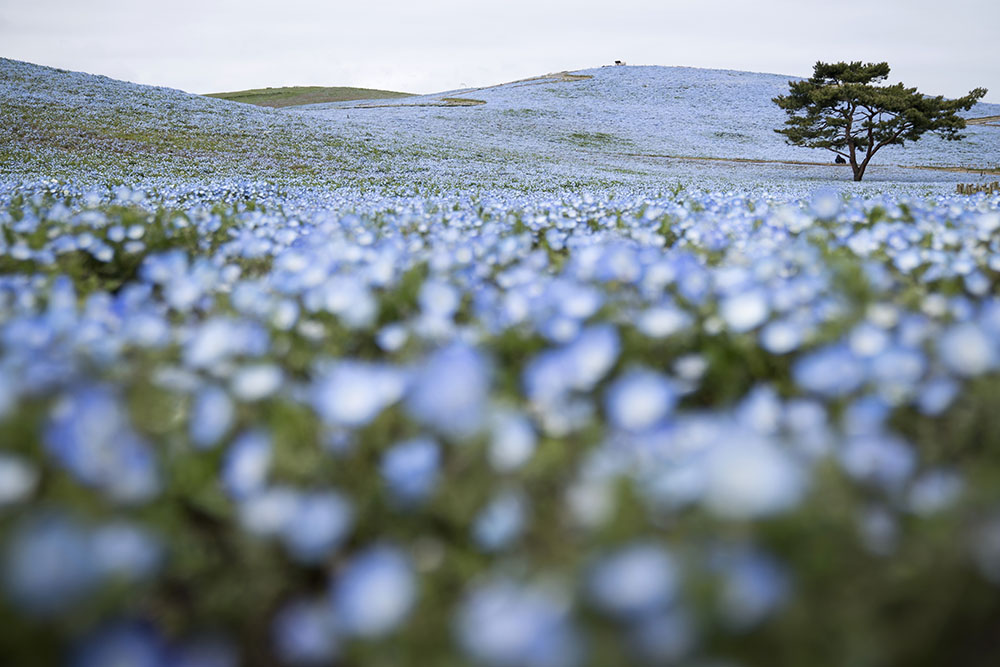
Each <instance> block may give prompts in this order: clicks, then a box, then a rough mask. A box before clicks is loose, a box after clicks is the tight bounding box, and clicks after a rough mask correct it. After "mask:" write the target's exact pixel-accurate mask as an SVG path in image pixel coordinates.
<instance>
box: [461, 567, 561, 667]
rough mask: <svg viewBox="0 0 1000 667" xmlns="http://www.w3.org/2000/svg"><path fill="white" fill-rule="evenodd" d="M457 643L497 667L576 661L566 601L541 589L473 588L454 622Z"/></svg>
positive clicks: (497, 583) (500, 583)
mask: <svg viewBox="0 0 1000 667" xmlns="http://www.w3.org/2000/svg"><path fill="white" fill-rule="evenodd" d="M454 627H455V634H456V635H457V638H458V642H459V644H460V645H461V646H462V648H463V649H464V650H465V652H466V653H467V654H468V656H469V657H470V658H471V659H472V660H474V661H476V662H480V663H483V664H486V665H492V666H496V667H563V666H569V665H574V664H576V663H577V662H578V660H579V655H580V651H579V647H578V640H577V637H576V633H575V632H574V630H573V627H572V626H571V625H570V620H569V608H568V600H566V599H565V598H564V597H563V596H562V595H560V594H559V593H557V592H553V591H551V590H548V589H546V588H543V587H540V586H530V585H518V584H516V583H514V582H512V581H509V580H506V579H498V580H494V581H490V582H486V583H484V584H480V585H477V586H475V587H473V588H472V589H471V590H470V591H469V592H468V594H467V595H466V597H465V599H464V601H463V602H462V604H461V605H460V607H459V608H458V611H457V613H456V616H455V624H454Z"/></svg>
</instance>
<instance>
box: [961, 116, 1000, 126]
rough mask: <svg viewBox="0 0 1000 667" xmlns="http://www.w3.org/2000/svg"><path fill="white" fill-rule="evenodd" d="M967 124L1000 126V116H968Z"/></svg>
mask: <svg viewBox="0 0 1000 667" xmlns="http://www.w3.org/2000/svg"><path fill="white" fill-rule="evenodd" d="M965 124H966V125H992V126H994V127H1000V116H983V117H982V118H966V119H965Z"/></svg>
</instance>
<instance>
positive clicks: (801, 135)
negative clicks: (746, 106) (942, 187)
mask: <svg viewBox="0 0 1000 667" xmlns="http://www.w3.org/2000/svg"><path fill="white" fill-rule="evenodd" d="M888 76H889V64H888V63H884V62H883V63H862V62H852V63H844V62H840V63H823V62H817V63H816V65H815V67H814V68H813V75H812V76H811V77H810V78H808V79H804V80H801V81H789V82H788V86H789V93H788V94H787V95H780V96H778V97H775V98H774V99H773V100H772V101H773V102H775V103H776V104H777V105H778V106H779V107H781V108H782V109H784V110H785V111H786V112H787V113H788V119H787V120H786V121H785V127H784V128H782V129H778V130H775V132H777V133H778V134H782V135H784V136H785V139H786V141H787V142H788V143H789V144H791V145H794V146H805V147H807V148H825V149H827V150H830V151H833V152H834V153H836V154H837V155H841V156H843V157H844V158H846V159H847V161H848V162H849V163H850V165H851V168H852V169H853V170H854V180H855V181H860V180H861V179H862V177H863V176H864V173H865V169H866V168H867V167H868V163H869V162H870V161H871V159H872V156H873V155H875V153H877V152H878V151H879V150H880V149H881V148H883V147H885V146H892V145H898V146H902V145H904V144H905V143H906V142H907V141H916V140H917V139H919V138H920V137H921V136H922V135H923V134H924V133H926V132H933V133H935V134H937V135H938V136H940V137H942V138H944V139H948V140H957V139H963V138H964V135H962V134H961V133H960V131H961V130H963V129H965V119H964V118H962V117H961V116H959V115H958V112H959V111H968V110H969V109H971V108H972V107H973V106H974V105H975V104H976V102H977V101H979V100H980V99H981V98H982V97H983V96H984V95H986V89H985V88H976V89H975V90H972V91H971V92H970V93H969V94H968V95H966V96H964V97H960V98H958V99H955V100H947V99H945V98H944V97H941V96H940V95H939V96H937V97H930V96H927V95H923V94H921V93H919V92H917V89H916V88H907V87H906V86H904V85H903V84H902V83H897V84H895V85H891V86H888V85H884V82H885V80H886V79H887V78H888Z"/></svg>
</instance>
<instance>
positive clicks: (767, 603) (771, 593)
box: [711, 547, 791, 630]
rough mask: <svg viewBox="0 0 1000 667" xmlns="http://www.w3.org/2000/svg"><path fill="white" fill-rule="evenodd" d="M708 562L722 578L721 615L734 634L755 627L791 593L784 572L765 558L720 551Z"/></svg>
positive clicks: (751, 552) (749, 551)
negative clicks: (710, 562)
mask: <svg viewBox="0 0 1000 667" xmlns="http://www.w3.org/2000/svg"><path fill="white" fill-rule="evenodd" d="M711 560H712V566H713V568H714V569H715V570H716V571H717V572H718V573H719V575H720V576H721V577H722V590H721V595H720V599H719V605H720V613H721V615H722V619H723V621H725V623H726V624H728V625H729V626H730V627H732V628H733V629H734V630H748V629H749V628H751V627H753V626H754V625H757V624H758V623H760V622H761V621H763V620H764V619H765V618H767V616H769V615H770V614H772V613H773V612H774V611H775V609H776V608H777V607H778V606H779V605H780V604H781V603H782V602H784V600H785V599H786V598H787V597H788V595H789V594H790V593H791V585H790V582H789V579H788V575H787V574H786V573H785V568H784V567H783V566H782V565H781V564H780V563H779V562H778V561H776V560H775V559H774V558H772V557H770V556H768V555H767V554H764V553H762V552H759V551H757V550H754V549H750V548H745V547H738V548H735V549H723V550H721V551H720V552H717V553H716V554H714V555H713V557H712V559H711Z"/></svg>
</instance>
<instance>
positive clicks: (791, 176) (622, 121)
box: [0, 60, 1000, 191]
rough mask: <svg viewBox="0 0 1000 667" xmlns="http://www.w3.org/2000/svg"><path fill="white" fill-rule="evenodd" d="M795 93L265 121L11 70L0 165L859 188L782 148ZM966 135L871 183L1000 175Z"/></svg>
mask: <svg viewBox="0 0 1000 667" xmlns="http://www.w3.org/2000/svg"><path fill="white" fill-rule="evenodd" d="M788 80H789V77H787V76H784V75H776V74H757V73H751V72H737V71H727V70H704V69H692V68H685V67H608V68H598V69H591V70H583V71H579V72H575V73H572V74H570V73H565V72H564V73H558V74H551V75H545V76H541V77H535V78H532V79H526V80H522V81H516V82H511V83H507V84H502V85H497V86H491V87H486V88H478V89H466V90H457V91H448V92H445V93H441V94H437V95H424V96H412V97H405V98H393V99H381V100H379V99H367V100H363V101H358V100H346V101H339V102H325V103H318V104H309V105H299V106H290V107H286V108H281V109H271V108H265V107H257V106H251V105H247V104H238V103H234V102H232V101H228V100H224V99H217V98H213V97H205V96H200V95H192V94H188V93H184V92H182V91H178V90H172V89H167V88H158V87H152V86H141V85H137V84H132V83H126V82H122V81H116V80H113V79H109V78H106V77H102V76H94V75H89V74H82V73H73V72H66V71H62V70H56V69H52V68H48V67H42V66H38V65H32V64H28V63H23V62H17V61H12V60H0V100H2V101H3V104H2V105H0V121H2V123H3V125H4V127H5V128H9V130H8V131H7V132H6V133H5V137H4V138H3V139H2V140H0V157H2V158H3V165H4V166H3V169H4V174H6V175H8V176H15V175H20V176H27V175H31V174H45V175H46V176H47V177H49V176H56V177H73V178H85V179H86V178H91V179H92V178H95V174H101V175H102V176H101V177H102V178H106V177H107V175H109V174H110V175H113V176H114V177H116V178H120V179H122V180H130V179H131V180H134V179H137V178H138V179H150V178H167V179H177V178H192V177H197V178H199V179H204V178H206V177H211V178H216V179H218V178H241V179H265V180H272V181H288V182H295V183H305V184H316V185H324V186H331V185H345V186H349V187H362V186H363V187H377V188H388V189H390V190H394V191H397V190H398V191H405V190H407V189H412V188H413V187H426V186H428V184H430V185H431V186H432V187H434V188H443V189H446V190H447V189H455V188H461V187H465V186H467V185H468V184H476V185H477V186H481V187H486V186H490V187H493V188H520V189H525V188H527V189H546V188H548V189H553V188H564V187H567V186H575V185H580V184H586V183H596V184H605V185H607V184H611V185H617V186H623V187H625V186H627V187H629V188H662V187H663V184H664V182H666V181H673V182H677V181H687V182H690V181H692V180H698V181H699V182H706V183H707V182H708V181H711V182H713V183H715V184H717V185H718V186H719V187H725V186H726V184H727V183H729V184H739V183H745V182H767V181H791V182H814V181H824V182H834V183H840V182H842V181H846V180H849V176H848V173H847V171H846V170H844V169H843V168H838V167H835V166H834V165H832V164H831V163H832V155H831V154H829V153H827V152H825V151H818V150H808V149H803V148H797V147H791V146H787V145H785V144H784V143H783V140H782V138H781V137H780V136H779V135H777V134H775V133H774V131H773V130H774V128H777V127H780V125H781V123H782V122H783V114H782V112H781V111H780V110H779V109H778V108H777V107H776V106H775V105H774V104H772V103H771V101H770V100H771V98H772V97H774V96H775V95H777V94H779V93H781V92H783V91H784V90H785V89H786V87H787V81H788ZM997 114H1000V105H990V104H980V105H978V106H977V107H976V108H974V109H973V110H972V111H971V112H970V113H969V116H970V117H989V116H995V115H997ZM967 134H968V138H967V139H966V140H964V141H961V142H945V141H942V140H939V139H937V138H935V137H927V138H925V139H923V140H922V141H920V142H918V143H917V144H914V145H913V146H907V147H906V148H905V149H898V148H892V149H885V150H884V151H883V152H882V153H880V154H879V156H878V158H877V159H876V162H875V163H874V164H873V165H872V167H871V168H870V169H869V173H868V176H867V178H866V183H867V184H877V183H895V182H917V183H941V182H944V183H953V182H954V181H962V180H964V181H968V180H970V178H972V176H977V175H978V172H979V171H984V172H985V171H987V170H989V169H996V168H997V167H998V166H1000V165H998V163H997V161H998V156H1000V128H998V127H997V126H996V125H994V124H989V123H986V124H977V125H970V126H969V128H968V131H967ZM923 168H933V169H923ZM940 168H945V169H951V171H947V170H946V171H940V170H937V169H940ZM963 169H965V170H967V171H974V172H976V174H972V175H970V174H969V173H963V171H962V170H963ZM989 175H990V174H988V173H984V177H988V176H989ZM845 187H849V186H846V185H845ZM951 187H952V186H949V188H948V189H951Z"/></svg>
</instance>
